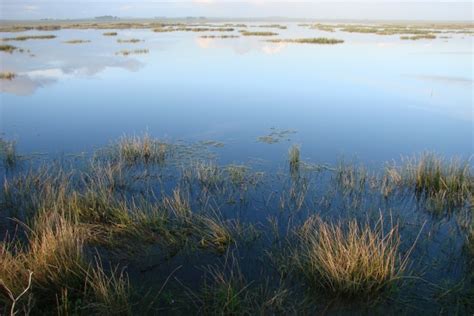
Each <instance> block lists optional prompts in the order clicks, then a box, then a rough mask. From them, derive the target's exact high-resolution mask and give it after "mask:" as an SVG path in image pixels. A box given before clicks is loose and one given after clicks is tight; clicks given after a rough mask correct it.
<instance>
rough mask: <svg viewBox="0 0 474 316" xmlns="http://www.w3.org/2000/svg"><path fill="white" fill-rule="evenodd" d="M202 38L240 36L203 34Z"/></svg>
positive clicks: (234, 36) (235, 36) (232, 36)
mask: <svg viewBox="0 0 474 316" xmlns="http://www.w3.org/2000/svg"><path fill="white" fill-rule="evenodd" d="M200 37H201V38H239V37H240V36H238V35H203V36H200Z"/></svg>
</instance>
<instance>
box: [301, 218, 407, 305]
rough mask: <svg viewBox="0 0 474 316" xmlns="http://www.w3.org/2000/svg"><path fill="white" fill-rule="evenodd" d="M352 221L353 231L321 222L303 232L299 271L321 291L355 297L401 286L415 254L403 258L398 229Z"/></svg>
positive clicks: (310, 223) (310, 224) (310, 220)
mask: <svg viewBox="0 0 474 316" xmlns="http://www.w3.org/2000/svg"><path fill="white" fill-rule="evenodd" d="M383 225H384V219H383V217H382V216H381V217H380V219H379V220H378V222H377V223H376V224H375V225H374V226H371V225H369V224H367V223H366V224H364V225H361V224H359V223H357V221H355V220H351V221H350V222H349V223H348V224H347V227H346V225H344V224H342V223H341V222H337V223H330V222H326V221H323V220H322V219H321V218H320V217H318V216H311V217H309V218H308V219H307V220H306V221H305V223H304V224H303V225H302V227H301V228H300V229H299V230H298V232H297V236H298V239H299V243H300V245H299V247H298V248H297V249H296V250H294V253H293V256H294V259H295V264H296V267H297V270H298V271H299V272H300V273H301V274H302V275H303V276H304V277H305V278H306V280H307V281H308V283H309V284H310V285H311V286H313V287H315V288H321V289H323V290H326V291H330V292H331V293H334V294H336V295H344V296H349V297H364V296H374V295H377V294H379V293H380V292H381V291H383V290H386V289H389V288H390V287H392V286H393V285H394V284H395V283H396V282H398V281H400V279H401V278H402V276H403V274H404V272H405V269H406V267H407V264H408V256H409V254H410V252H408V253H407V254H405V255H404V256H402V257H401V256H400V253H399V247H400V236H399V233H398V227H397V226H393V227H392V228H390V229H389V230H388V231H386V232H385V231H384V229H383Z"/></svg>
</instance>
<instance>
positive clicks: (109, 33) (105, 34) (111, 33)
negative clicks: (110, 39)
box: [102, 32, 118, 36]
mask: <svg viewBox="0 0 474 316" xmlns="http://www.w3.org/2000/svg"><path fill="white" fill-rule="evenodd" d="M117 34H118V33H117V32H105V33H102V35H104V36H117Z"/></svg>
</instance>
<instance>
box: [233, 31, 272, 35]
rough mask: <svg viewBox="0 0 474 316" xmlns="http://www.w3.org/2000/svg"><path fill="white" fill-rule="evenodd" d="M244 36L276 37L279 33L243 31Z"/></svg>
mask: <svg viewBox="0 0 474 316" xmlns="http://www.w3.org/2000/svg"><path fill="white" fill-rule="evenodd" d="M240 33H241V34H242V35H243V36H275V35H278V33H274V32H251V31H241V32H240Z"/></svg>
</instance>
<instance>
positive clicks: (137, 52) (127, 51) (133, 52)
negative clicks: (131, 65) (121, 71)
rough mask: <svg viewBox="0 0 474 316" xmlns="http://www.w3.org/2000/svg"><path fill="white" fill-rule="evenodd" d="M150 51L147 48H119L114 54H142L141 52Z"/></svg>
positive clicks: (146, 52)
mask: <svg viewBox="0 0 474 316" xmlns="http://www.w3.org/2000/svg"><path fill="white" fill-rule="evenodd" d="M149 52H150V51H149V50H148V49H134V50H121V51H118V52H116V53H115V55H122V56H128V55H142V54H148V53H149Z"/></svg>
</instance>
